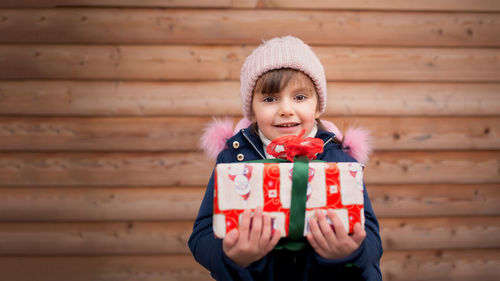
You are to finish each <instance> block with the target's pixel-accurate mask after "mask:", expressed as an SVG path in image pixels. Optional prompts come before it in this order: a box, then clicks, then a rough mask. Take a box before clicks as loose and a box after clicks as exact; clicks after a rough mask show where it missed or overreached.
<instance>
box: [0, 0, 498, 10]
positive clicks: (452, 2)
mask: <svg viewBox="0 0 500 281" xmlns="http://www.w3.org/2000/svg"><path fill="white" fill-rule="evenodd" d="M73 6H76V7H164V8H192V7H193V8H202V7H203V8H255V9H300V10H311V9H321V10H324V9H334V10H398V11H401V10H403V11H464V12H471V11H484V12H493V11H500V4H499V3H498V1H495V0H479V1H477V0H476V1H470V0H460V1H457V0H435V1H431V0H425V1H417V2H409V1H397V0H383V1H380V0H378V1H373V0H372V1H366V0H351V1H341V0H333V1H332V0H313V1H307V2H304V1H299V0H293V1H290V0H264V1H258V0H233V1H230V0H217V1H206V0H187V1H186V0H142V1H138V0H44V1H40V0H22V1H14V0H4V1H2V2H1V3H0V7H7V8H49V7H73Z"/></svg>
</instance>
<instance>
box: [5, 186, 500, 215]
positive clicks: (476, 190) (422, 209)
mask: <svg viewBox="0 0 500 281" xmlns="http://www.w3.org/2000/svg"><path fill="white" fill-rule="evenodd" d="M367 189H368V195H369V197H370V200H371V203H372V206H373V209H374V210H375V213H376V215H377V217H378V218H387V217H420V216H426V217H430V216H433V217H440V216H490V215H491V216H499V215H500V204H498V202H499V201H500V185H499V184H482V185H479V184H478V185H426V184H422V185H369V186H367ZM204 193H205V188H204V187H164V188H162V187H156V188H151V187H129V188H126V187H115V188H111V187H78V188H71V187H59V188H56V187H4V188H0V198H3V200H2V204H1V205H0V221H10V222H14V221H25V222H35V221H36V222H53V221H74V222H76V221H127V220H132V221H160V220H161V221H178V220H194V218H195V217H196V215H197V213H198V209H199V207H200V203H201V200H202V198H203V195H204Z"/></svg>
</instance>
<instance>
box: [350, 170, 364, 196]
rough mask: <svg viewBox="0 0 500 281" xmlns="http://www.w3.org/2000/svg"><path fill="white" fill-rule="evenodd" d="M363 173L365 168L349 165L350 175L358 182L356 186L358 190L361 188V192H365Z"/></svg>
mask: <svg viewBox="0 0 500 281" xmlns="http://www.w3.org/2000/svg"><path fill="white" fill-rule="evenodd" d="M362 171H363V168H362V167H361V166H359V165H352V164H349V173H350V174H351V176H352V177H353V178H354V180H355V181H356V186H357V187H358V188H359V187H361V190H363V173H362Z"/></svg>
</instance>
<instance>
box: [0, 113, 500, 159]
mask: <svg viewBox="0 0 500 281" xmlns="http://www.w3.org/2000/svg"><path fill="white" fill-rule="evenodd" d="M211 120H212V119H211V118H179V117H177V118H174V117H171V118H155V117H141V118H89V117H86V118H18V117H14V118H8V117H4V118H2V117H0V150H2V151H173V152H175V151H178V152H179V151H197V150H198V147H199V139H200V138H201V136H202V132H203V129H204V127H205V126H206V125H207V124H209V123H210V122H211ZM325 120H328V121H331V122H333V123H335V124H336V125H337V127H339V129H340V130H341V131H342V132H346V130H347V128H349V127H350V126H361V127H363V128H365V129H367V130H369V131H370V132H371V135H372V136H373V148H374V149H375V150H391V151H394V150H471V149H477V150H488V149H500V141H499V137H498V136H500V117H489V118H486V117H480V118H472V117H467V118H443V117H423V118H416V117H390V118H387V117H357V116H352V117H331V118H326V119H325Z"/></svg>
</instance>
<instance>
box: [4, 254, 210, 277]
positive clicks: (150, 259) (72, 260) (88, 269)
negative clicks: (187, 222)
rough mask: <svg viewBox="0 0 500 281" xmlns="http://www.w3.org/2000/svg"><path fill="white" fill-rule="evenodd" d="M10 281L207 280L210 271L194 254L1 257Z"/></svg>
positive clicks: (5, 274) (6, 275)
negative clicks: (195, 258)
mask: <svg viewBox="0 0 500 281" xmlns="http://www.w3.org/2000/svg"><path fill="white" fill-rule="evenodd" d="M0 271H1V272H2V276H3V278H5V279H7V280H10V281H33V280H37V281H67V280H68V279H69V278H70V279H71V280H72V281H90V280H99V281H137V280H141V281H159V280H168V281H206V280H210V273H209V272H208V271H207V270H206V269H205V268H203V267H202V266H201V265H199V264H198V263H196V262H195V260H194V258H193V257H192V256H191V255H186V254H185V255H151V256H123V255H122V256H68V257H50V256H38V257H7V256H2V257H0Z"/></svg>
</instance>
